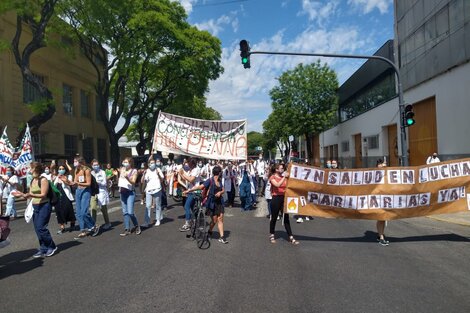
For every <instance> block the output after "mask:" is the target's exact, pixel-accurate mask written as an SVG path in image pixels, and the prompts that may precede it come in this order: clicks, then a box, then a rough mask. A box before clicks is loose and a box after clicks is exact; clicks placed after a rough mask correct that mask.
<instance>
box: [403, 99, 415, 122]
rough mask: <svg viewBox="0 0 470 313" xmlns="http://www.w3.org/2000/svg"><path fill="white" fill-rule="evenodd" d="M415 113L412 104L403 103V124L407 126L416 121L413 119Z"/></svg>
mask: <svg viewBox="0 0 470 313" xmlns="http://www.w3.org/2000/svg"><path fill="white" fill-rule="evenodd" d="M414 116H415V113H414V112H413V106H412V105H411V104H406V105H405V111H404V112H403V126H404V127H409V126H411V125H414V123H416V121H415V120H414V118H413V117H414Z"/></svg>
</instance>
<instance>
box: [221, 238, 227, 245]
mask: <svg viewBox="0 0 470 313" xmlns="http://www.w3.org/2000/svg"><path fill="white" fill-rule="evenodd" d="M219 242H220V243H225V244H227V243H228V241H227V239H225V238H224V237H220V238H219Z"/></svg>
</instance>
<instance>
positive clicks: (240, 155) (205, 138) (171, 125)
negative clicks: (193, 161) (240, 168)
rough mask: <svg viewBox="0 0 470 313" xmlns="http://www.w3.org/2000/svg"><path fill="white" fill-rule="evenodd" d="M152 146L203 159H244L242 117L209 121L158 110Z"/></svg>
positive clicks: (245, 143) (244, 121)
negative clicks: (233, 119) (232, 119)
mask: <svg viewBox="0 0 470 313" xmlns="http://www.w3.org/2000/svg"><path fill="white" fill-rule="evenodd" d="M153 149H154V150H156V151H161V152H166V153H175V154H183V155H189V156H196V157H202V158H207V159H218V160H245V159H246V158H247V138H246V120H235V121H210V120H200V119H194V118H189V117H183V116H178V115H173V114H168V113H164V112H160V114H159V115H158V121H157V124H156V126H155V133H154V136H153Z"/></svg>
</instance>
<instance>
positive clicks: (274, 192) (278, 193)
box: [269, 175, 287, 196]
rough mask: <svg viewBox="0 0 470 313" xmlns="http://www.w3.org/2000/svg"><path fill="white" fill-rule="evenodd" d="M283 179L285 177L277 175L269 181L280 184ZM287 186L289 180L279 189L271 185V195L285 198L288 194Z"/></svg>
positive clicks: (285, 180)
mask: <svg viewBox="0 0 470 313" xmlns="http://www.w3.org/2000/svg"><path fill="white" fill-rule="evenodd" d="M281 179H283V177H279V176H277V175H272V176H271V177H270V178H269V181H271V180H274V181H276V182H277V183H279V182H280V181H281ZM286 186H287V179H284V181H283V182H282V184H281V186H279V187H276V186H274V184H273V183H271V195H273V196H283V195H284V194H285V193H286Z"/></svg>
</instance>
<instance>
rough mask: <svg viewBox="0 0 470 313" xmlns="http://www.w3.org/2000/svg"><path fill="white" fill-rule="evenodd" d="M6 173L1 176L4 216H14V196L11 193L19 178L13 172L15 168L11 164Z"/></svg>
mask: <svg viewBox="0 0 470 313" xmlns="http://www.w3.org/2000/svg"><path fill="white" fill-rule="evenodd" d="M6 174H7V175H6V177H5V178H2V180H3V186H4V187H3V193H2V197H3V199H5V200H6V211H5V216H9V217H13V218H16V217H17V213H16V206H15V196H14V195H13V194H14V193H15V191H16V190H17V189H18V183H19V180H18V176H16V174H15V169H14V168H13V167H11V166H10V167H8V168H7V171H6ZM0 200H1V199H0Z"/></svg>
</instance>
